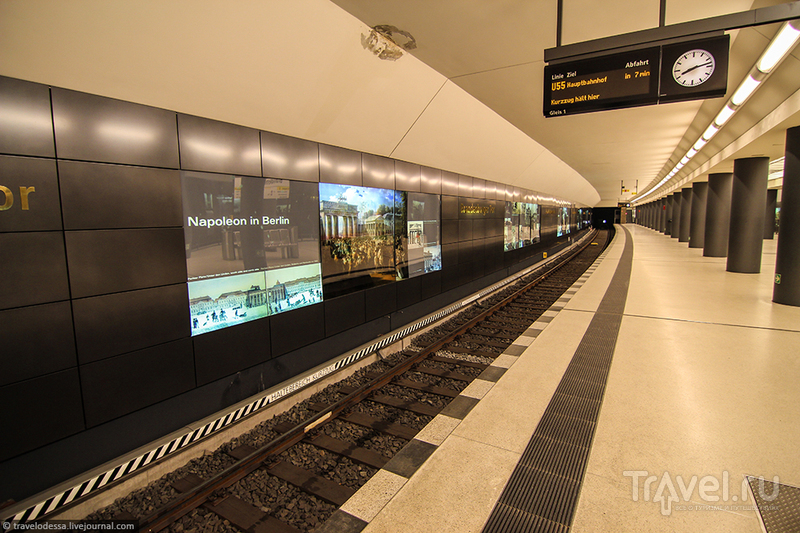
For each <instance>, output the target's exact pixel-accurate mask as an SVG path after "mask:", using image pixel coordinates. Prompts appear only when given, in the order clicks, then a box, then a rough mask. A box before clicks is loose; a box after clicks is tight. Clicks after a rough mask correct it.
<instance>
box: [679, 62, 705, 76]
mask: <svg viewBox="0 0 800 533" xmlns="http://www.w3.org/2000/svg"><path fill="white" fill-rule="evenodd" d="M708 66H711V61H709V62H708V63H703V64H700V65H695V66H693V67H691V68H688V69H686V70H684V71H683V72H681V76H683V75H684V74H686V73H688V72H691V71H693V70H694V69H696V68H700V67H708Z"/></svg>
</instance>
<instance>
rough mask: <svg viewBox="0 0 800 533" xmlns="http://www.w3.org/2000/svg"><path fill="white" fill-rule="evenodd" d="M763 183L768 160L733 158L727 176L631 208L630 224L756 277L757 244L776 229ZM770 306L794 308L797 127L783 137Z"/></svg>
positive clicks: (799, 230)
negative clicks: (633, 213)
mask: <svg viewBox="0 0 800 533" xmlns="http://www.w3.org/2000/svg"><path fill="white" fill-rule="evenodd" d="M768 179H769V158H768V157H750V158H743V159H737V160H735V161H734V165H733V172H732V173H730V172H728V173H715V174H709V176H708V182H707V183H694V184H693V185H692V186H691V187H685V188H683V189H681V190H680V191H676V192H674V193H672V194H670V195H667V196H666V197H664V198H661V199H659V200H656V201H653V202H649V203H648V204H644V205H640V206H637V208H636V221H637V223H638V224H640V225H642V226H645V227H647V228H650V229H654V230H656V231H659V232H661V233H663V234H665V235H668V236H670V237H671V238H673V239H678V242H687V243H689V248H702V249H703V255H704V256H705V257H727V265H726V269H727V271H728V272H738V273H759V272H760V271H761V255H762V245H763V240H764V239H772V238H774V234H775V229H776V228H775V213H776V209H777V199H778V190H777V189H769V190H768V189H767V185H768ZM773 301H775V302H777V303H783V304H787V305H794V306H800V127H795V128H791V129H789V130H787V135H786V157H785V160H784V174H783V191H782V202H781V229H780V234H779V236H778V246H777V258H776V264H775V284H774V290H773Z"/></svg>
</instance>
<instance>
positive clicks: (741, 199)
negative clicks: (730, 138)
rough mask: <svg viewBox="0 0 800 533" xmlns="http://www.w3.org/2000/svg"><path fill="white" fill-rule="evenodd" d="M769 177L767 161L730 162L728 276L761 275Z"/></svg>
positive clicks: (748, 158)
mask: <svg viewBox="0 0 800 533" xmlns="http://www.w3.org/2000/svg"><path fill="white" fill-rule="evenodd" d="M768 175H769V157H746V158H743V159H737V160H735V161H734V162H733V187H732V188H731V224H730V233H729V235H728V267H727V270H728V272H741V273H744V274H757V273H759V272H761V248H762V245H763V243H764V206H765V205H766V203H767V177H768Z"/></svg>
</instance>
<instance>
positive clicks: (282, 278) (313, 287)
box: [266, 263, 322, 314]
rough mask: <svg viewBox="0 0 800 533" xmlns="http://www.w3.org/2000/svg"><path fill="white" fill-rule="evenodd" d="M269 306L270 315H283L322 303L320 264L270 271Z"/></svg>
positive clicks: (268, 275) (268, 278)
mask: <svg viewBox="0 0 800 533" xmlns="http://www.w3.org/2000/svg"><path fill="white" fill-rule="evenodd" d="M266 275H267V285H266V287H267V305H268V307H269V311H270V314H275V313H282V312H283V311H289V310H291V309H296V308H298V307H303V306H306V305H311V304H315V303H319V302H321V301H322V276H321V272H320V265H319V263H315V264H311V265H300V266H296V267H289V268H280V269H276V270H268V271H267V273H266Z"/></svg>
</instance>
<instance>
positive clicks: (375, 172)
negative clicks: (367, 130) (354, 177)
mask: <svg viewBox="0 0 800 533" xmlns="http://www.w3.org/2000/svg"><path fill="white" fill-rule="evenodd" d="M361 173H362V180H363V184H364V187H373V188H375V189H394V188H395V186H394V160H393V159H389V158H388V157H380V156H377V155H372V154H362V155H361Z"/></svg>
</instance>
